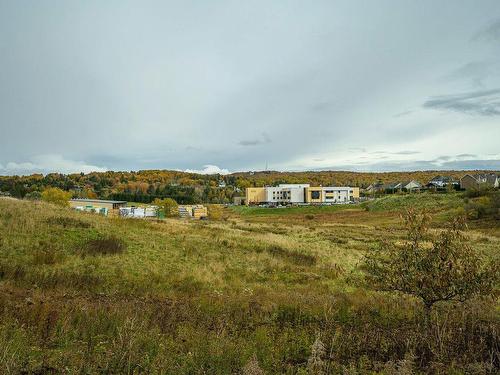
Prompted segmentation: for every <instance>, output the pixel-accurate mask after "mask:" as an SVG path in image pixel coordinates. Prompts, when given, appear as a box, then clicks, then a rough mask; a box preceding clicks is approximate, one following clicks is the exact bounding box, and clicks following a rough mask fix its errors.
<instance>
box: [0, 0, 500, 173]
mask: <svg viewBox="0 0 500 375" xmlns="http://www.w3.org/2000/svg"><path fill="white" fill-rule="evenodd" d="M0 136H1V138H0V140H1V144H0V174H28V173H32V172H43V173H46V172H50V171H59V172H77V171H84V172H89V171H92V170H98V171H99V170H138V169H179V170H195V171H199V170H202V171H215V172H216V171H223V172H224V171H242V170H263V169H265V167H266V164H267V165H268V168H269V169H273V170H312V169H344V170H357V171H385V170H415V169H452V168H453V169H476V168H487V169H497V170H498V169H500V1H499V0H491V1H490V0H471V1H465V0H449V1H444V0H442V1H435V0H430V1H422V0H419V1H414V0H408V1H404V0H392V1H381V0H378V1H352V0H348V1H347V0H346V1H334V0H327V1H314V0H313V1H291V0H285V1H278V0H276V1H269V0H266V1H185V0H184V1H178V2H170V1H144V0H141V1H139V0H137V1H125V0H119V1H112V0H107V1H102V0H98V1H90V0H85V1H68V0H64V1H55V0H52V1H42V0H36V1H18V0H12V1H5V0H0Z"/></svg>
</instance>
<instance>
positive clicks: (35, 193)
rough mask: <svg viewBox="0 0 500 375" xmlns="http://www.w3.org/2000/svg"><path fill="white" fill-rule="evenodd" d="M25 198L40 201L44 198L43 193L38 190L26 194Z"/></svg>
mask: <svg viewBox="0 0 500 375" xmlns="http://www.w3.org/2000/svg"><path fill="white" fill-rule="evenodd" d="M24 199H28V200H30V201H39V200H41V199H42V194H41V193H40V192H39V191H38V190H35V191H31V192H29V193H28V194H26V195H25V196H24Z"/></svg>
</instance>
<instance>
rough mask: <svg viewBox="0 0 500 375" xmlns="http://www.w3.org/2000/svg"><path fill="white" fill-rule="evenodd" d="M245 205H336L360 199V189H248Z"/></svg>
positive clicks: (295, 186) (285, 186)
mask: <svg viewBox="0 0 500 375" xmlns="http://www.w3.org/2000/svg"><path fill="white" fill-rule="evenodd" d="M245 197H246V200H245V204H247V205H252V204H300V203H303V204H304V203H305V204H334V203H348V202H351V201H354V199H357V198H359V188H357V187H349V186H318V187H311V186H310V185H309V184H280V185H278V186H267V187H260V188H247V189H246V194H245Z"/></svg>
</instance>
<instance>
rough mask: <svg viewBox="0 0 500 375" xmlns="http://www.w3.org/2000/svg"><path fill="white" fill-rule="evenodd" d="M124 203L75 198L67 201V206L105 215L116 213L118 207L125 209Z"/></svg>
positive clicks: (125, 203)
mask: <svg viewBox="0 0 500 375" xmlns="http://www.w3.org/2000/svg"><path fill="white" fill-rule="evenodd" d="M126 205H127V202H126V201H113V200H102V199H83V198H76V199H71V200H70V201H69V206H70V207H72V208H74V209H77V210H82V211H92V212H99V213H103V214H104V215H107V214H108V212H113V213H118V210H119V208H120V207H125V206H126Z"/></svg>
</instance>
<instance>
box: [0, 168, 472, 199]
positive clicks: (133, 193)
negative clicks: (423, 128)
mask: <svg viewBox="0 0 500 375" xmlns="http://www.w3.org/2000/svg"><path fill="white" fill-rule="evenodd" d="M465 173H476V172H470V171H469V172H465V171H446V172H443V171H419V172H387V173H358V172H345V171H321V172H318V171H307V172H277V171H261V172H237V173H232V174H228V175H219V174H214V175H201V174H195V173H185V172H180V171H169V170H146V171H137V172H133V171H132V172H102V173H89V174H83V173H82V174H69V175H64V174H58V173H51V174H48V175H45V176H44V175H42V174H33V175H30V176H0V192H4V193H9V194H10V195H12V196H14V197H17V198H24V197H26V195H28V197H29V196H30V195H34V196H36V195H37V194H38V192H41V191H43V190H44V189H45V188H47V187H58V188H61V189H64V190H67V191H71V192H72V193H73V195H74V196H75V197H81V198H96V197H98V198H108V199H120V200H127V201H134V202H144V203H148V202H151V201H153V200H154V199H155V198H164V197H170V198H173V199H175V200H176V201H177V202H179V203H199V202H212V203H228V202H230V201H231V199H232V198H233V196H237V195H241V194H242V193H243V191H244V188H246V187H249V186H264V185H276V184H279V183H299V182H306V183H310V184H312V185H323V186H326V185H330V186H331V185H337V186H338V185H349V186H359V187H366V186H368V185H369V184H371V183H374V182H383V183H388V182H394V181H405V180H417V181H419V182H420V183H422V184H425V183H426V182H427V181H429V180H430V179H431V178H433V177H434V176H436V175H439V174H446V175H450V176H453V177H454V178H457V179H458V178H460V177H462V176H463V175H464V174H465Z"/></svg>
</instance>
